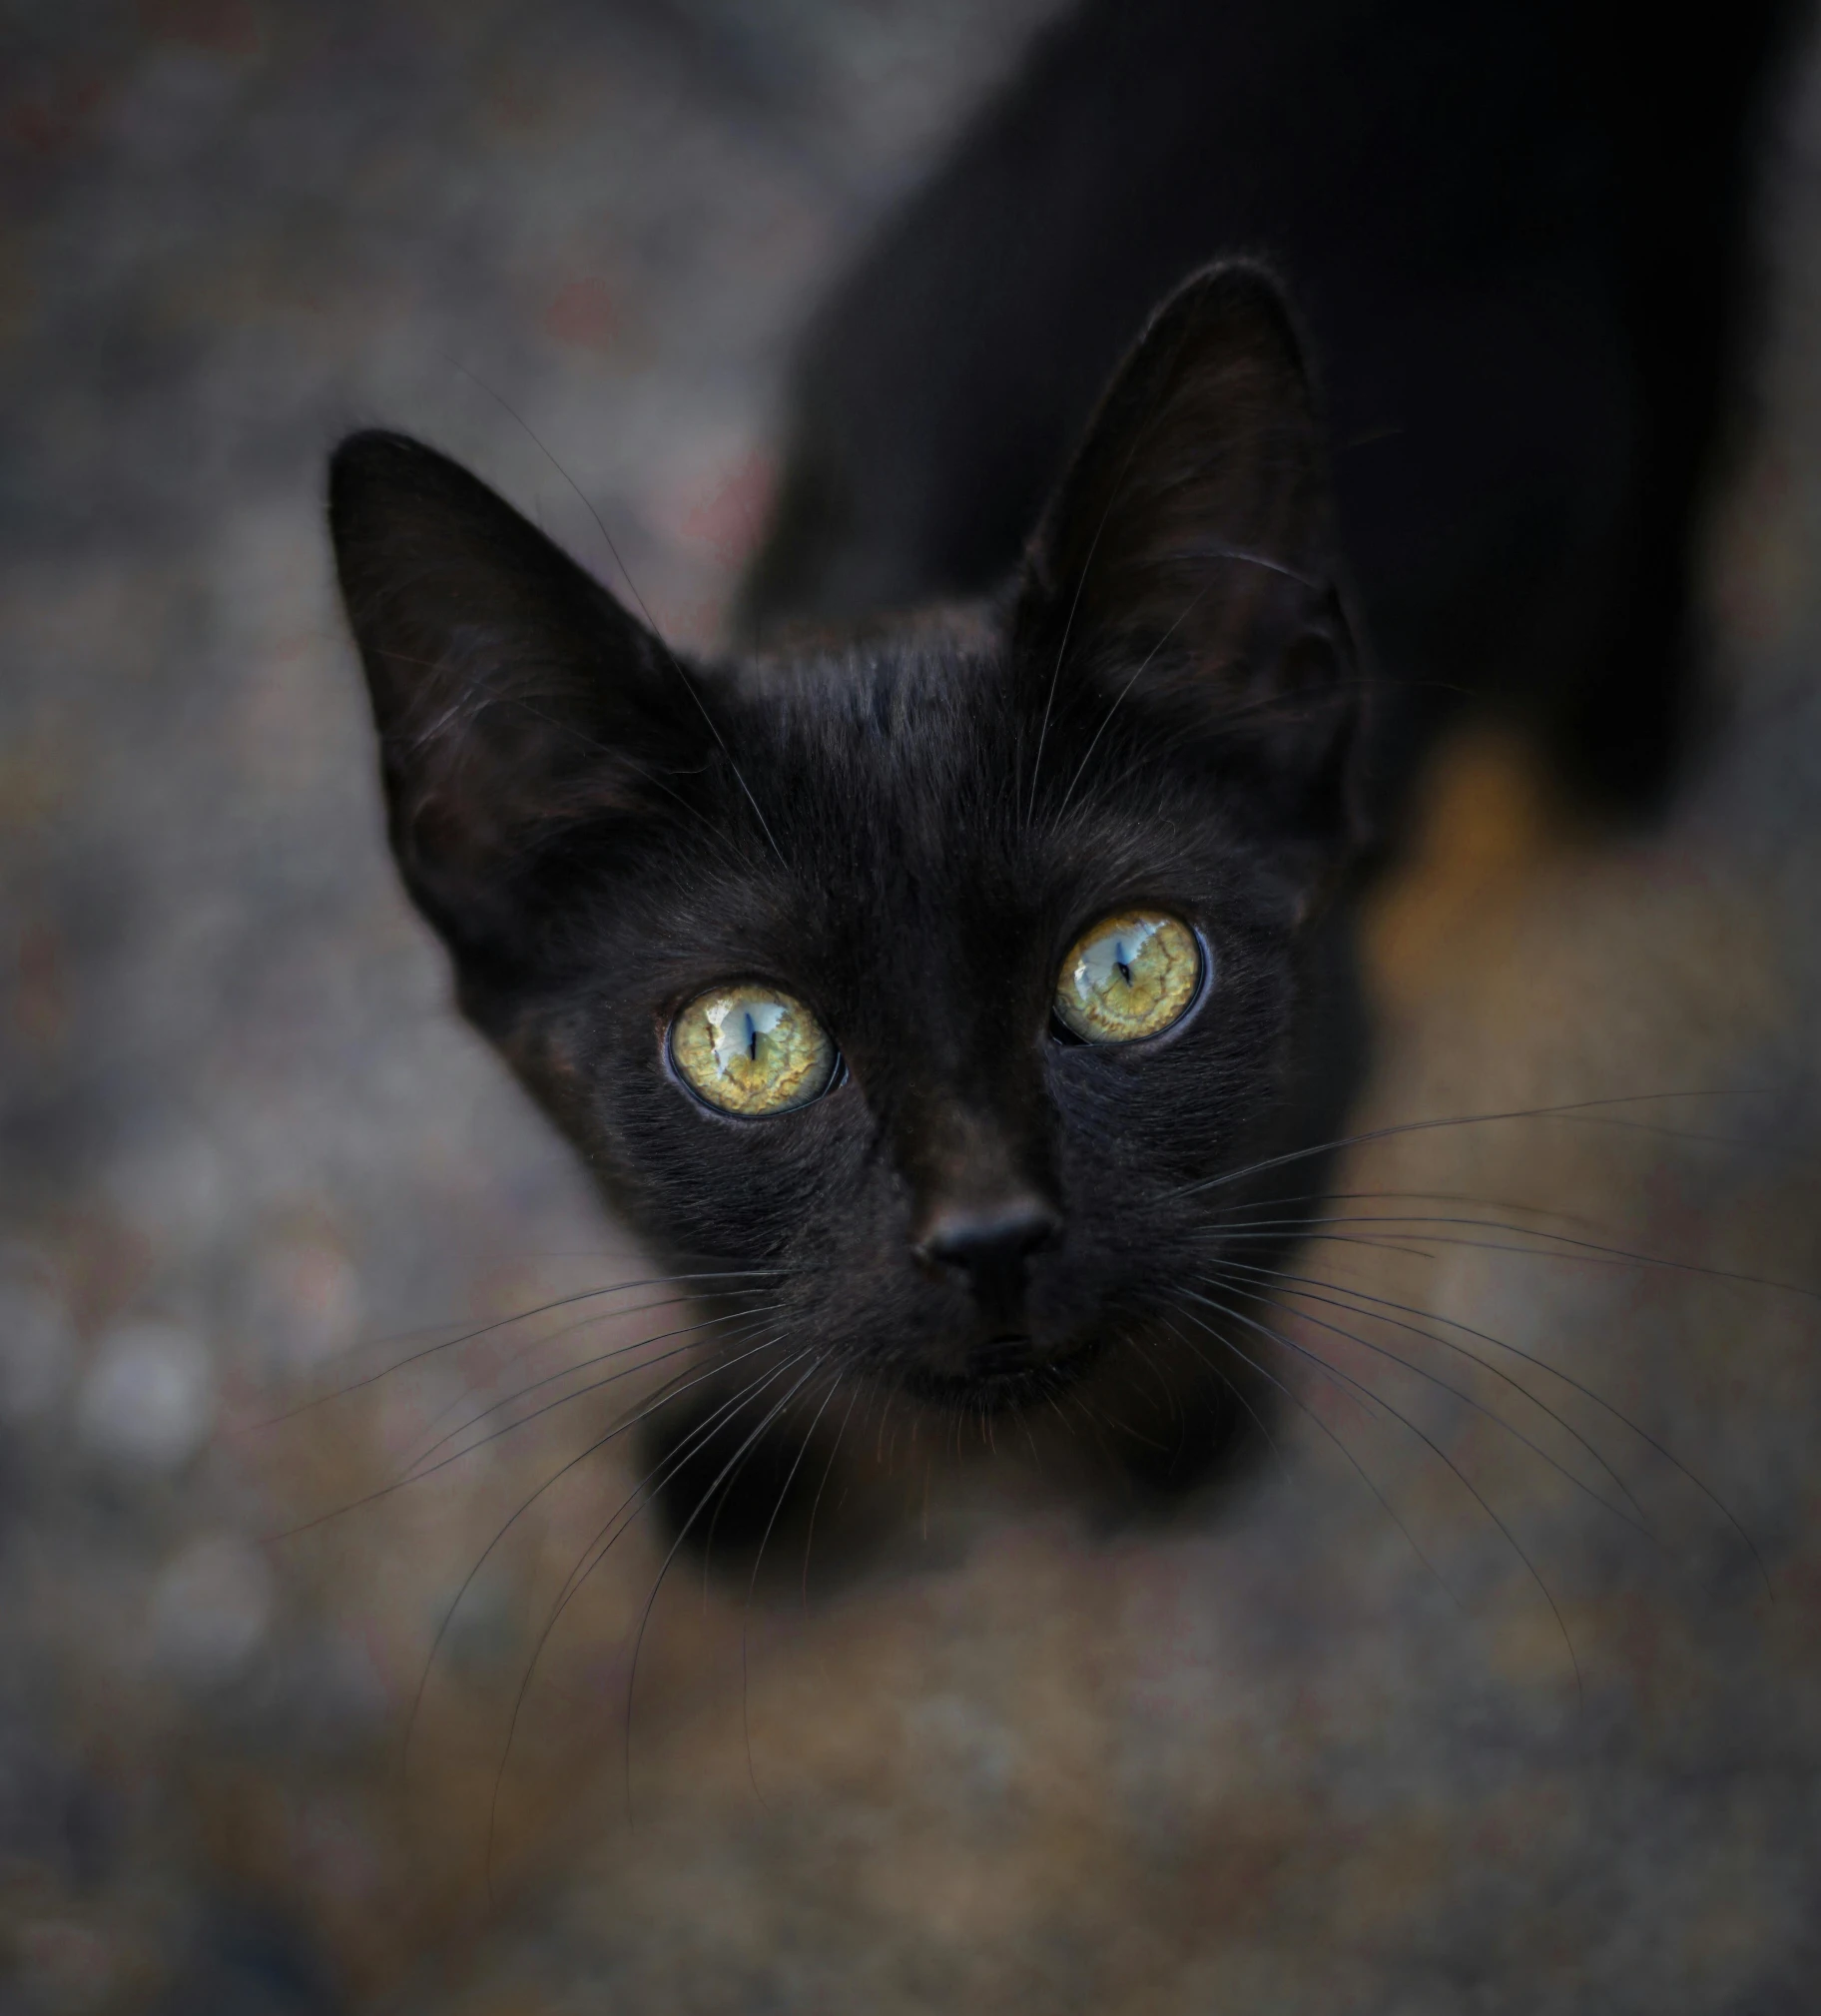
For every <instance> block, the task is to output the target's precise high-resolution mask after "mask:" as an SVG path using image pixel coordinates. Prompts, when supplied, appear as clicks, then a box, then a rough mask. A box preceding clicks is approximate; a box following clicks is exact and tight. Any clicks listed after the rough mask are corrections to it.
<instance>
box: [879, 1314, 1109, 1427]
mask: <svg viewBox="0 0 1821 2016" xmlns="http://www.w3.org/2000/svg"><path fill="white" fill-rule="evenodd" d="M1094 1355H1095V1354H1094V1351H1093V1348H1092V1347H1091V1346H1082V1345H1076V1346H1073V1347H1071V1348H1069V1349H1068V1350H1065V1351H1061V1352H1058V1351H1055V1350H1054V1349H1051V1348H1049V1347H1047V1346H1045V1345H1043V1344H1040V1343H1039V1342H1038V1341H1037V1339H1036V1338H1035V1337H1033V1336H1032V1335H1031V1334H1030V1332H1029V1331H1027V1330H999V1331H995V1332H994V1333H993V1334H992V1335H991V1336H989V1337H983V1338H976V1339H971V1340H969V1341H968V1342H967V1343H966V1344H965V1345H962V1346H960V1347H958V1348H957V1349H955V1350H953V1351H950V1352H948V1353H945V1354H943V1355H942V1356H941V1357H940V1358H939V1359H933V1358H932V1359H926V1360H924V1361H922V1362H921V1363H918V1364H915V1365H912V1366H911V1367H910V1369H909V1370H908V1371H907V1373H906V1374H905V1377H904V1384H905V1385H906V1387H907V1388H908V1389H909V1390H910V1392H911V1393H913V1394H915V1395H916V1397H917V1398H918V1399H920V1400H926V1401H929V1402H930V1403H932V1404H933V1405H935V1406H938V1407H945V1408H961V1409H964V1410H965V1411H966V1412H968V1413H972V1414H978V1413H982V1412H984V1413H1004V1412H1009V1411H1011V1410H1013V1409H1015V1408H1020V1407H1028V1406H1032V1405H1034V1404H1035V1403H1036V1402H1038V1401H1041V1400H1046V1399H1048V1398H1050V1397H1051V1396H1052V1395H1054V1394H1056V1393H1059V1392H1061V1391H1063V1390H1064V1389H1065V1388H1066V1387H1069V1386H1072V1385H1073V1384H1074V1383H1075V1381H1076V1380H1077V1379H1079V1378H1080V1377H1081V1375H1082V1374H1083V1373H1084V1372H1085V1371H1086V1370H1087V1367H1088V1365H1089V1363H1090V1361H1091V1360H1092V1358H1093V1357H1094Z"/></svg>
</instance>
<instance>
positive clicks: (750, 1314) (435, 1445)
mask: <svg viewBox="0 0 1821 2016" xmlns="http://www.w3.org/2000/svg"><path fill="white" fill-rule="evenodd" d="M783 1307H784V1304H783V1303H782V1302H761V1303H759V1304H758V1305H757V1307H755V1308H751V1309H730V1310H728V1311H726V1312H725V1313H724V1314H722V1315H719V1316H703V1317H699V1318H697V1319H696V1320H695V1321H693V1322H689V1323H683V1324H679V1325H678V1327H677V1328H676V1329H674V1330H661V1331H660V1332H659V1333H658V1334H657V1335H656V1336H655V1337H641V1338H640V1339H639V1341H638V1342H637V1343H636V1344H616V1345H615V1346H614V1348H613V1349H612V1350H611V1351H602V1352H598V1353H596V1355H595V1356H594V1357H592V1358H582V1359H578V1360H577V1361H576V1362H575V1363H574V1364H572V1365H565V1366H564V1367H563V1368H562V1370H561V1371H560V1372H549V1373H546V1374H545V1375H544V1377H543V1378H541V1379H534V1380H532V1381H531V1382H530V1384H529V1385H526V1386H521V1387H520V1388H519V1389H518V1390H517V1392H515V1393H508V1394H507V1395H506V1396H505V1398H504V1399H502V1400H495V1401H494V1402H493V1403H492V1404H491V1405H490V1406H488V1407H483V1408H482V1409H481V1411H480V1412H479V1413H478V1414H473V1415H470V1416H469V1417H468V1419H467V1420H466V1421H463V1422H461V1423H460V1424H459V1425H458V1426H457V1427H454V1428H452V1429H450V1430H449V1432H448V1433H447V1434H446V1435H443V1436H440V1437H439V1438H438V1439H437V1440H436V1441H434V1442H432V1443H431V1444H430V1446H429V1447H428V1448H427V1449H426V1450H424V1451H423V1453H422V1455H420V1456H418V1457H415V1458H413V1459H412V1461H411V1463H410V1464H409V1465H408V1466H407V1468H406V1476H407V1477H408V1476H410V1475H411V1474H413V1473H414V1472H415V1471H416V1469H417V1467H418V1465H419V1464H421V1463H424V1462H426V1461H427V1460H428V1459H429V1458H430V1457H432V1456H434V1455H435V1453H436V1452H437V1450H439V1449H441V1448H443V1447H444V1446H445V1445H446V1444H448V1443H450V1442H452V1441H454V1439H455V1438H456V1437H457V1436H458V1435H465V1434H466V1433H467V1431H468V1430H469V1429H470V1428H473V1427H475V1426H477V1425H478V1424H479V1423H480V1422H482V1421H485V1420H486V1419H487V1417H488V1416H489V1415H492V1414H497V1413H499V1412H500V1410H501V1409H502V1408H506V1407H515V1406H517V1404H518V1403H519V1401H521V1400H523V1399H525V1398H526V1397H527V1396H528V1395H530V1394H533V1393H537V1392H540V1391H541V1390H542V1389H543V1388H544V1387H546V1386H554V1385H556V1384H557V1383H558V1382H559V1381H560V1380H564V1379H573V1378H574V1377H575V1375H576V1374H577V1373H578V1372H588V1371H592V1370H593V1368H594V1367H595V1366H597V1365H606V1364H610V1363H611V1362H612V1361H613V1360H614V1359H616V1358H624V1357H625V1356H627V1355H628V1353H630V1352H633V1351H644V1350H648V1349H649V1348H650V1347H651V1346H652V1345H653V1344H667V1343H668V1342H669V1341H670V1340H671V1339H672V1338H673V1337H695V1336H698V1335H700V1333H701V1332H703V1331H705V1330H712V1329H714V1328H715V1327H716V1326H717V1325H719V1324H724V1323H736V1324H743V1323H747V1322H750V1321H752V1320H753V1319H755V1318H757V1317H760V1316H768V1315H775V1314H776V1313H777V1311H778V1310H780V1309H782V1308H783ZM589 1320H590V1321H595V1320H598V1319H595V1318H590V1319H589ZM577 1327H580V1326H579V1325H578V1326H577ZM564 1334H566V1333H564ZM546 1341H547V1342H553V1341H554V1340H553V1339H547V1340H546ZM674 1355H675V1354H674V1353H671V1352H665V1353H663V1354H661V1356H659V1357H658V1358H654V1359H651V1360H648V1361H647V1364H648V1365H658V1364H662V1363H663V1362H664V1360H665V1359H666V1358H669V1357H671V1356H674ZM645 1369H647V1367H646V1366H637V1365H633V1366H628V1367H626V1369H625V1370H624V1371H623V1372H616V1373H615V1374H614V1375H613V1378H614V1379H623V1378H628V1377H630V1376H631V1374H632V1373H634V1372H637V1371H643V1370H645ZM611 1383H612V1381H611V1380H596V1381H594V1382H592V1383H591V1384H590V1385H588V1386H585V1387H583V1388H582V1389H581V1391H580V1392H578V1393H573V1394H566V1395H565V1396H564V1399H572V1400H579V1399H581V1398H582V1397H583V1395H584V1394H587V1393H598V1392H599V1391H600V1390H601V1388H602V1387H603V1386H605V1385H609V1384H611ZM554 1404H555V1405H557V1406H560V1405H561V1404H562V1402H561V1401H558V1402H555V1403H554ZM549 1411H550V1410H549V1409H548V1408H539V1409H537V1411H536V1412H535V1413H532V1414H528V1415H526V1416H525V1417H524V1419H525V1420H527V1421H535V1420H537V1419H538V1418H539V1417H540V1416H541V1415H543V1414H545V1413H547V1412H549ZM509 1425H510V1426H512V1427H517V1426H518V1425H519V1424H518V1423H517V1422H516V1421H515V1422H513V1423H511V1424H509ZM491 1439H492V1438H491V1437H483V1438H482V1439H481V1440H480V1441H478V1442H473V1443H470V1444H469V1445H468V1446H467V1448H466V1449H463V1450H461V1451H460V1452H459V1453H460V1454H461V1455H463V1456H466V1455H469V1454H470V1453H471V1452H472V1451H473V1450H476V1449H483V1448H485V1447H486V1444H487V1442H488V1441H489V1440H491Z"/></svg>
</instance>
